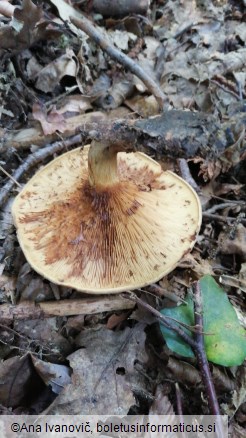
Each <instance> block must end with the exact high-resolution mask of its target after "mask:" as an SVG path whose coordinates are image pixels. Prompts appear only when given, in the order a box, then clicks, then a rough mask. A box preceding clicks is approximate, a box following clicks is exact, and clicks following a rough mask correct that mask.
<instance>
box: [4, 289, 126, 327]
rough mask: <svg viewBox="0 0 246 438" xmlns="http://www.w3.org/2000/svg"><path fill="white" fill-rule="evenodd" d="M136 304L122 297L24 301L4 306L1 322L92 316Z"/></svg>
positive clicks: (106, 296)
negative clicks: (37, 301) (39, 301)
mask: <svg viewBox="0 0 246 438" xmlns="http://www.w3.org/2000/svg"><path fill="white" fill-rule="evenodd" d="M133 307H134V304H133V303H132V302H130V300H128V301H127V300H125V299H123V298H122V297H121V296H120V295H115V296H108V295H105V296H100V297H98V296H96V297H95V298H91V297H90V298H81V299H70V300H60V301H59V304H58V303H57V301H46V302H41V303H33V302H31V301H24V302H22V303H20V304H17V305H16V306H13V305H12V304H2V305H1V306H0V320H1V321H2V322H3V321H4V322H5V323H8V322H12V321H14V320H25V319H39V318H51V317H53V316H71V315H92V314H95V313H101V312H111V311H116V310H125V309H132V308H133Z"/></svg>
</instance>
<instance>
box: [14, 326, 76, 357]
mask: <svg viewBox="0 0 246 438" xmlns="http://www.w3.org/2000/svg"><path fill="white" fill-rule="evenodd" d="M14 329H15V330H16V331H17V332H18V333H21V334H22V335H24V336H26V338H27V339H31V340H34V341H35V343H36V344H38V345H40V347H41V349H42V350H43V351H45V350H46V354H47V351H48V353H49V357H50V358H53V356H54V357H55V358H57V357H56V356H57V355H61V356H63V357H66V356H67V354H69V353H70V352H71V350H72V347H71V345H70V343H69V342H68V340H67V339H65V338H64V337H63V336H62V335H61V334H60V333H59V325H58V320H57V318H47V319H46V320H44V319H40V320H39V319H33V320H27V321H21V320H19V321H18V320H16V321H15V322H14Z"/></svg>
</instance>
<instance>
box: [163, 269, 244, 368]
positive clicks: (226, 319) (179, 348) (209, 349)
mask: <svg viewBox="0 0 246 438" xmlns="http://www.w3.org/2000/svg"><path fill="white" fill-rule="evenodd" d="M200 287H201V293H202V301H203V320H204V327H203V331H204V341H205V350H206V354H207V358H208V360H210V361H211V362H214V363H217V364H219V365H224V366H234V365H240V364H241V363H242V362H243V361H244V359H245V357H246V332H245V330H244V329H243V327H241V325H240V323H239V321H238V318H237V315H236V312H235V310H234V308H233V306H232V305H231V303H230V301H229V299H228V297H227V294H226V293H225V292H224V291H223V290H222V289H221V288H220V287H219V285H218V284H217V283H216V281H215V280H214V279H213V277H211V275H205V276H204V277H203V278H202V279H201V280H200ZM161 313H162V314H163V315H166V316H170V317H172V318H174V319H176V320H179V321H180V322H184V323H185V324H188V325H191V326H192V325H194V314H193V303H192V300H191V299H190V298H189V297H188V298H187V300H186V304H182V305H181V306H178V307H175V308H172V309H163V310H162V311H161ZM161 331H162V334H163V336H164V338H165V340H166V342H167V345H168V347H169V348H170V349H171V350H172V351H174V352H175V353H178V354H180V355H182V356H186V357H192V356H193V354H192V350H191V348H190V346H189V345H187V344H186V343H185V342H184V341H183V340H182V339H180V337H179V336H178V335H176V334H175V333H174V332H173V331H171V330H168V329H166V328H165V327H163V326H161ZM186 332H188V330H186ZM189 334H190V335H191V336H192V334H191V332H189Z"/></svg>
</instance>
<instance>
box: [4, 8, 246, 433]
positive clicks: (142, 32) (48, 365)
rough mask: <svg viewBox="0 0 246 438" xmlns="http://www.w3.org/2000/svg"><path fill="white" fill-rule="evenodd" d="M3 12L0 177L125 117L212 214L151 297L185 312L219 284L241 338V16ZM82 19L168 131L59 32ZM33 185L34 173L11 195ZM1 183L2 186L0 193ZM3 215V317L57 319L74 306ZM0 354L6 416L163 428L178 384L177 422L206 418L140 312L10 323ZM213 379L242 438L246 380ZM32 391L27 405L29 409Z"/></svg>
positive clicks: (110, 72)
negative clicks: (194, 297)
mask: <svg viewBox="0 0 246 438" xmlns="http://www.w3.org/2000/svg"><path fill="white" fill-rule="evenodd" d="M11 3H12V2H9V6H12V7H10V8H7V9H5V10H4V9H3V10H2V9H1V11H0V12H1V14H2V15H0V21H1V27H0V57H1V69H0V102H1V103H0V151H2V152H1V156H0V165H1V166H2V168H3V169H4V170H5V171H7V172H8V173H9V174H11V175H12V174H13V172H14V171H15V170H16V169H17V168H18V166H19V165H20V163H21V162H23V160H25V159H26V158H27V157H28V155H29V154H31V153H32V151H34V150H35V149H36V150H38V149H39V148H40V147H42V146H45V145H46V144H47V143H49V142H53V141H56V140H61V139H66V138H68V137H69V136H71V135H74V134H76V133H77V131H78V129H79V130H80V131H81V132H82V138H84V140H85V142H86V136H87V135H88V133H89V132H90V131H91V129H95V126H97V127H98V124H99V126H102V124H103V123H105V122H106V121H107V122H109V123H111V122H112V121H115V120H117V119H118V118H122V116H121V115H122V114H123V118H124V119H125V120H127V121H128V122H129V120H132V121H133V122H134V123H136V125H134V127H133V128H132V129H133V132H135V133H136V135H137V138H138V144H142V145H143V146H142V150H143V151H144V152H146V153H148V154H149V155H152V156H153V157H154V158H155V159H158V160H159V161H160V162H161V163H163V165H164V166H165V168H169V169H171V170H175V171H177V172H179V173H181V176H182V171H181V168H179V165H178V161H177V159H176V158H177V157H180V155H181V156H182V157H184V158H185V159H186V160H187V159H188V158H189V161H188V170H189V172H190V176H191V177H192V178H193V179H194V180H195V182H196V184H197V185H198V186H199V190H200V195H201V196H203V198H204V199H206V202H204V204H203V205H204V218H203V227H202V229H201V233H200V236H199V239H198V242H197V244H196V246H195V248H194V250H193V252H192V253H191V254H189V255H188V256H186V257H185V258H184V259H183V260H182V262H181V263H180V266H179V267H178V268H177V269H176V270H175V271H174V272H173V273H171V274H169V276H168V277H166V278H165V279H163V280H162V282H160V285H161V286H162V287H164V288H165V290H166V291H168V292H169V293H175V294H176V295H177V297H178V299H180V303H182V300H183V299H184V296H185V294H186V291H187V288H188V287H189V286H190V285H191V283H192V281H194V280H195V279H200V278H201V277H202V276H203V275H206V274H209V275H213V276H214V277H215V278H216V279H217V280H219V279H220V281H221V284H222V286H223V287H224V288H225V290H226V292H227V293H228V296H229V298H230V300H231V303H232V304H233V306H234V308H235V309H236V311H238V312H239V314H240V315H241V316H240V317H239V319H240V320H241V323H242V325H244V324H245V323H244V321H245V225H246V221H245V198H246V196H245V195H246V192H245V183H246V181H245V159H246V154H245V122H246V118H245V95H246V90H245V71H244V69H245V68H244V66H245V63H246V51H245V9H244V7H245V2H243V1H239V2H233V1H229V2H224V1H221V2H215V1H211V0H205V1H203V2H194V1H192V0H188V1H185V2H173V1H171V0H168V1H166V2H162V1H155V2H151V4H150V7H149V9H148V10H147V8H148V6H146V5H147V3H148V2H146V4H145V9H144V10H143V11H142V12H141V14H140V15H138V12H137V10H136V14H135V15H134V14H133V15H131V14H129V13H128V12H126V11H123V10H122V14H121V13H119V10H116V12H115V15H114V16H112V17H108V15H107V13H106V12H105V11H103V9H102V10H100V1H98V2H93V3H95V4H97V5H96V6H95V9H93V8H92V9H91V10H87V9H86V5H84V3H86V2H82V4H81V5H80V6H79V7H76V5H73V6H72V5H71V3H70V2H66V1H65V0H62V1H57V0H52V1H51V2H49V4H45V6H44V5H38V2H35V1H31V0H23V1H21V0H19V1H17V2H14V3H15V4H14V5H12V4H11ZM137 3H139V2H137ZM136 7H137V8H138V7H139V6H136ZM98 8H99V9H98ZM116 9H117V8H116ZM98 10H99V11H101V15H98V13H97V11H98ZM84 13H87V14H89V16H90V18H91V20H92V21H93V22H94V23H95V25H97V26H99V28H100V29H101V30H102V32H103V35H105V36H107V37H108V38H109V39H110V41H111V44H113V45H114V46H115V47H116V48H119V49H121V50H122V51H123V53H125V54H128V55H129V56H130V57H132V59H134V61H136V62H138V63H139V64H140V65H141V66H142V67H143V68H144V70H145V71H146V72H148V74H149V76H150V77H152V78H153V79H154V80H155V81H157V82H158V81H159V83H160V86H161V89H162V91H163V93H164V95H165V97H166V107H165V112H164V115H160V110H159V107H158V104H157V102H156V99H155V97H154V96H153V95H151V93H150V92H149V91H148V89H147V88H146V85H144V84H143V82H142V81H141V80H140V79H139V78H138V77H137V76H136V75H133V74H132V73H130V72H129V71H127V70H126V69H125V68H124V67H123V66H122V65H120V64H119V63H116V62H115V61H114V60H112V59H111V58H110V56H108V55H107V54H106V53H105V52H103V51H102V49H100V48H99V47H98V46H97V45H96V44H95V42H94V41H92V40H91V39H90V38H89V37H88V36H87V35H86V34H85V33H84V32H83V31H82V30H80V29H78V28H77V27H76V26H75V25H74V24H72V23H70V22H69V20H68V18H69V16H73V17H74V18H80V17H81V16H83V14H84ZM151 116H156V117H155V118H149V117H151ZM95 124H96V125H95ZM83 133H84V134H83ZM83 135H84V137H83ZM30 176H31V171H30V170H29V172H27V174H26V175H25V177H22V179H21V181H20V182H21V183H25V182H26V181H27V179H28V178H29V177H30ZM6 181H8V177H7V176H6V174H4V173H3V172H1V171H0V184H1V185H4V184H5V182H6ZM17 190H19V189H16V190H14V191H13V192H12V195H13V196H15V195H16V193H17ZM228 204H229V205H228ZM1 212H2V215H1V218H0V239H1V245H0V247H1V248H0V257H1V258H0V289H1V295H0V297H1V302H2V303H5V304H6V303H10V302H11V303H18V302H23V300H32V301H34V302H36V301H37V302H38V301H40V300H41V301H45V302H49V300H54V297H55V299H56V300H57V306H59V300H63V299H64V298H66V299H67V298H68V297H69V299H71V300H73V299H74V298H76V296H77V295H76V293H75V292H73V291H68V290H63V289H62V288H59V290H57V289H56V288H54V287H52V286H51V285H50V284H49V282H48V281H46V280H44V279H43V278H41V277H40V276H38V275H37V274H36V273H34V272H33V271H32V270H31V269H30V267H28V266H27V265H26V264H25V260H24V257H23V255H22V254H21V251H20V250H19V249H18V244H17V241H16V238H15V236H14V233H13V226H12V218H11V217H10V213H9V212H10V206H9V205H8V204H7V205H6V206H1ZM148 294H149V293H148ZM80 296H81V295H80ZM82 299H83V297H82ZM148 300H149V301H150V303H152V305H153V306H154V307H158V308H162V307H163V305H165V307H167V308H171V307H172V306H174V304H175V303H174V302H172V300H170V299H169V298H167V297H159V298H157V297H155V296H152V295H148ZM0 341H1V358H2V364H1V370H0V373H1V376H2V379H3V382H4V384H3V386H2V389H1V392H0V403H1V405H2V406H3V407H4V409H9V408H10V409H12V410H13V412H15V411H16V412H17V411H18V412H25V413H26V412H28V413H32V412H36V413H41V412H42V411H44V410H45V409H46V408H48V409H49V411H50V412H51V413H54V412H56V413H69V414H72V413H74V414H75V413H81V412H83V413H86V412H91V411H93V412H95V413H100V412H102V413H105V412H108V413H109V414H112V413H120V412H121V413H122V412H123V413H124V414H125V413H129V412H130V413H135V412H136V413H140V414H141V413H143V412H148V413H170V412H175V409H176V405H175V401H174V399H175V389H174V387H175V385H174V383H175V382H177V381H178V382H179V385H180V390H181V395H182V401H183V408H184V411H185V413H191V414H192V413H193V411H192V409H194V407H195V406H197V404H199V403H200V406H201V412H202V413H207V407H206V404H205V403H204V400H203V398H202V391H203V388H202V384H201V380H200V376H199V373H198V370H197V367H196V363H195V361H194V359H192V358H190V359H185V360H184V359H181V358H180V357H179V356H176V355H175V354H174V353H172V352H170V350H168V349H167V347H166V345H165V342H164V340H163V339H162V337H161V334H160V330H159V328H158V325H157V324H156V321H155V318H153V317H152V316H151V317H150V316H148V317H147V316H146V315H145V316H144V315H143V313H141V312H140V313H139V309H138V310H136V311H134V313H132V316H131V311H129V310H128V311H127V312H126V311H125V310H121V311H115V312H114V311H112V312H108V313H107V312H103V313H102V312H101V313H100V309H98V314H97V315H79V316H77V317H76V316H67V317H66V316H63V317H52V318H48V319H47V320H45V319H43V320H42V319H41V320H24V321H14V322H13V323H8V324H7V323H6V325H3V326H1V331H0ZM213 368H214V376H215V377H214V379H215V383H216V381H217V382H220V389H219V396H220V398H219V400H220V404H221V409H222V411H223V412H225V413H228V414H229V415H230V416H233V421H232V423H231V426H230V427H231V428H232V430H233V433H234V435H235V436H243V435H242V432H241V431H242V430H243V426H244V424H245V414H244V405H245V367H244V366H243V365H241V366H237V367H234V369H233V370H232V369H227V371H225V370H223V369H221V368H218V367H216V365H214V366H213ZM9 369H10V370H12V371H11V373H7V370H9ZM22 369H25V372H24V373H22V371H20V370H22ZM216 373H217V374H216ZM16 375H17V379H16V380H15V385H16V387H15V390H14V391H15V392H14V393H13V392H12V386H13V379H15V377H14V376H16ZM167 380H168V382H169V383H167ZM33 382H36V383H35V385H37V386H36V388H37V394H38V398H37V400H34V399H32V398H30V397H31V396H30V394H31V393H32V391H31V389H32V384H33ZM221 382H224V383H221ZM218 388H219V385H218ZM81 394H82V395H81ZM28 400H29V401H28ZM106 409H107V410H106Z"/></svg>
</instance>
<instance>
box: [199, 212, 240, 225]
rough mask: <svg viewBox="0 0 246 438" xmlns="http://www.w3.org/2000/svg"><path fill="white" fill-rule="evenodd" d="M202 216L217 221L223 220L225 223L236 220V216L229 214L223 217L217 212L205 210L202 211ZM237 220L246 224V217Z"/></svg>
mask: <svg viewBox="0 0 246 438" xmlns="http://www.w3.org/2000/svg"><path fill="white" fill-rule="evenodd" d="M202 216H203V217H204V218H207V219H212V220H215V221H219V222H225V223H227V224H228V222H234V221H236V220H238V218H237V217H229V216H227V217H224V216H220V215H219V214H211V213H207V212H204V213H202ZM239 222H241V223H242V224H244V225H246V219H243V218H240V220H239Z"/></svg>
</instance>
